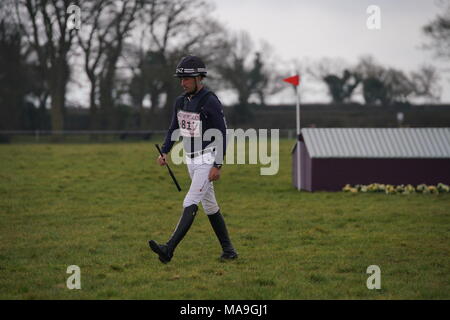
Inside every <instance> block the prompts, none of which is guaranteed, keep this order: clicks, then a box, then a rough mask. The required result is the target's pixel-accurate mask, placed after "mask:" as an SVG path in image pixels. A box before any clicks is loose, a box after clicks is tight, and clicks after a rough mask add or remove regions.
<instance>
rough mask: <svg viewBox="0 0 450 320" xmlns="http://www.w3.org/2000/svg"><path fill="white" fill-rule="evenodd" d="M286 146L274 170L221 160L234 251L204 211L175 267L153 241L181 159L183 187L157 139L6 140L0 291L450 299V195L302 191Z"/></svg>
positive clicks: (168, 214) (164, 221)
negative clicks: (227, 255)
mask: <svg viewBox="0 0 450 320" xmlns="http://www.w3.org/2000/svg"><path fill="white" fill-rule="evenodd" d="M292 143H293V142H292V141H287V140H284V141H282V142H281V145H280V171H279V173H278V174H277V175H275V176H260V175H259V169H260V166H259V165H226V166H225V167H224V169H223V175H222V178H221V180H220V181H219V182H217V183H216V184H215V188H216V196H217V199H218V201H219V204H220V205H221V209H222V212H223V214H224V216H225V219H226V221H227V224H228V228H229V231H230V235H231V238H232V241H233V242H234V245H235V247H236V248H237V250H238V252H239V254H240V257H239V259H238V260H236V261H230V262H221V261H220V260H219V259H218V256H219V255H220V253H221V250H220V246H219V243H218V241H217V239H216V238H215V235H214V233H213V231H212V229H211V227H210V225H209V222H208V219H207V218H206V217H205V215H204V213H203V211H202V210H200V211H199V214H198V215H197V218H196V220H195V221H194V224H193V226H192V228H191V230H190V231H189V233H188V234H187V236H186V238H185V239H184V240H183V241H182V242H181V243H180V245H179V247H178V248H177V250H176V252H175V256H174V259H173V260H172V262H171V263H169V264H167V265H163V264H161V263H160V262H159V261H158V259H157V257H156V255H154V254H153V253H152V252H151V251H150V249H149V248H148V246H147V241H148V240H149V239H156V240H158V241H165V240H167V238H168V237H169V236H170V234H171V232H172V231H173V228H174V227H175V225H176V223H177V221H178V218H179V216H180V213H181V204H182V200H183V197H184V194H185V192H186V190H187V189H188V186H189V181H188V175H187V169H186V167H185V166H183V165H181V166H173V170H174V171H175V174H176V176H177V177H178V179H179V181H180V184H181V186H182V188H183V192H177V191H176V189H175V187H174V185H173V184H172V182H171V180H170V177H169V175H168V173H167V170H166V169H165V168H161V167H159V166H157V165H156V163H155V158H156V150H155V149H154V146H153V144H152V143H150V142H148V143H142V142H137V143H128V144H22V145H1V146H0V165H1V166H0V299H449V298H450V277H449V273H450V263H449V261H450V260H449V252H450V247H449V243H450V241H449V240H450V195H448V194H440V195H421V194H415V195H407V196H406V195H384V194H347V193H342V192H338V193H328V192H317V193H308V192H298V191H296V190H294V189H293V188H292V187H291V178H290V168H291V166H290V161H291V160H290V155H289V150H290V148H291V146H292ZM69 265H78V266H79V267H80V268H81V285H82V289H81V290H69V289H67V288H66V280H67V278H68V277H69V274H67V273H66V269H67V267H68V266H69ZM369 265H378V266H379V267H380V268H381V290H368V289H367V287H366V280H367V278H368V277H369V275H368V274H366V269H367V267H368V266H369Z"/></svg>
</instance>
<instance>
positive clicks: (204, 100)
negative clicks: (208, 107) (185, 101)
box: [198, 91, 216, 112]
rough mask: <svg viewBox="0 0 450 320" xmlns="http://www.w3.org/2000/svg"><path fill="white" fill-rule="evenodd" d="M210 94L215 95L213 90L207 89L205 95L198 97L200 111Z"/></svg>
mask: <svg viewBox="0 0 450 320" xmlns="http://www.w3.org/2000/svg"><path fill="white" fill-rule="evenodd" d="M211 95H214V96H216V95H215V93H214V92H212V91H208V92H207V93H205V95H204V96H203V97H201V98H200V101H199V102H198V106H199V108H200V112H202V111H203V108H204V106H205V103H206V100H208V98H209V96H211Z"/></svg>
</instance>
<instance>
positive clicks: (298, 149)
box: [295, 86, 301, 190]
mask: <svg viewBox="0 0 450 320" xmlns="http://www.w3.org/2000/svg"><path fill="white" fill-rule="evenodd" d="M298 87H299V86H296V87H295V93H296V95H297V107H296V121H297V137H296V139H297V190H300V187H301V186H300V184H301V180H300V139H299V137H300V96H299V89H298Z"/></svg>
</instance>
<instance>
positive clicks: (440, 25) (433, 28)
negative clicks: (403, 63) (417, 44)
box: [422, 0, 450, 60]
mask: <svg viewBox="0 0 450 320" xmlns="http://www.w3.org/2000/svg"><path fill="white" fill-rule="evenodd" d="M440 6H441V7H442V9H443V12H442V14H440V15H438V16H437V17H436V18H435V19H434V20H433V21H431V22H430V23H428V24H427V25H425V26H424V27H423V28H422V31H423V32H424V34H425V35H426V36H427V37H428V39H429V43H427V44H425V48H426V49H431V50H434V52H435V54H436V56H437V57H438V58H442V59H445V60H447V59H450V1H448V0H444V1H442V0H441V1H440Z"/></svg>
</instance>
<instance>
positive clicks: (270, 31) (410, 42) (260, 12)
mask: <svg viewBox="0 0 450 320" xmlns="http://www.w3.org/2000/svg"><path fill="white" fill-rule="evenodd" d="M210 1H211V2H213V3H214V4H215V7H216V9H215V11H214V12H213V15H214V16H215V17H216V18H217V19H218V20H220V21H221V22H222V23H224V24H225V25H226V26H227V27H228V29H230V30H236V31H238V30H246V31H248V32H249V33H250V35H251V36H252V38H253V39H254V40H255V41H258V40H261V39H263V40H265V41H267V42H269V43H270V44H271V45H272V46H273V47H274V49H275V53H276V55H277V56H279V57H280V58H282V59H283V60H285V61H290V60H292V59H297V60H299V61H300V62H302V61H314V60H319V59H320V58H323V57H329V58H342V59H343V60H345V61H346V62H347V63H349V64H354V63H356V62H357V60H358V58H359V57H360V56H362V55H368V54H370V55H372V56H373V57H374V58H375V59H376V60H377V61H378V62H379V63H382V64H383V65H386V66H390V67H394V68H398V69H401V70H404V71H407V72H409V71H412V70H415V69H418V68H419V67H420V66H421V65H423V64H432V65H434V66H435V67H438V68H444V67H447V68H449V67H450V66H449V64H450V63H448V62H447V65H446V64H445V63H442V62H436V59H434V57H433V53H432V52H429V51H425V50H423V49H421V48H420V46H421V45H422V44H423V43H424V42H425V41H426V38H425V37H424V36H423V34H422V31H421V27H422V26H423V25H425V24H426V23H428V22H430V21H431V20H433V19H434V17H435V16H436V14H437V13H439V12H440V9H439V7H438V6H437V5H436V1H435V0H415V1H407V0H397V1H394V0H391V1H388V0H372V1H367V0H358V1H355V0H354V1H350V0H340V1H337V0H317V1H306V0H277V1H273V0H210ZM369 5H377V6H379V7H380V9H381V29H380V30H369V29H368V28H367V26H366V21H367V19H368V17H369V14H368V13H366V9H367V7H368V6H369ZM449 77H450V75H449V74H446V75H442V80H441V87H442V95H441V101H445V102H450V88H449V87H450V83H449V80H448V78H449ZM305 85H306V84H305ZM319 91H320V92H319V94H318V93H317V92H315V94H314V96H313V95H312V94H310V95H309V99H308V90H305V95H304V96H303V99H304V100H306V101H307V100H310V99H313V100H317V99H320V100H323V101H328V98H327V96H326V91H325V92H324V90H322V89H319Z"/></svg>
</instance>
